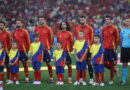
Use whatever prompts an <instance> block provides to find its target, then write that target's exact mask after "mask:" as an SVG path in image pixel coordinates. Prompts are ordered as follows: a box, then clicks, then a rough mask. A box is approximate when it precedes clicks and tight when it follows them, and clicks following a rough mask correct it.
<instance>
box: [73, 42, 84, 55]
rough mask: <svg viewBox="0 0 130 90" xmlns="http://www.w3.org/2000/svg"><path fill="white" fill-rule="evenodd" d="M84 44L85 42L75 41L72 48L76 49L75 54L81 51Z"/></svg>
mask: <svg viewBox="0 0 130 90" xmlns="http://www.w3.org/2000/svg"><path fill="white" fill-rule="evenodd" d="M84 43H85V40H83V41H79V40H76V42H75V44H74V46H73V48H74V49H76V52H77V53H78V52H80V51H81V50H82V48H83V46H84Z"/></svg>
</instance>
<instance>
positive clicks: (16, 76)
mask: <svg viewBox="0 0 130 90" xmlns="http://www.w3.org/2000/svg"><path fill="white" fill-rule="evenodd" d="M14 76H15V78H16V81H18V78H19V75H18V73H15V74H14Z"/></svg>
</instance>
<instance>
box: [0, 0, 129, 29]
mask: <svg viewBox="0 0 130 90" xmlns="http://www.w3.org/2000/svg"><path fill="white" fill-rule="evenodd" d="M106 14H110V15H112V16H113V17H114V20H113V21H114V24H115V25H116V26H117V27H119V28H122V23H123V22H122V21H123V19H124V18H125V17H130V3H128V2H126V1H123V0H0V19H2V20H5V21H6V23H7V25H8V27H9V29H10V30H13V29H14V28H15V25H14V22H15V20H16V19H23V20H24V22H25V26H26V28H29V29H33V26H34V25H35V24H37V17H38V16H45V18H46V19H47V23H48V24H49V25H50V26H51V27H52V28H53V30H54V31H57V27H58V23H59V22H61V21H68V22H70V24H71V25H72V26H73V27H74V26H75V25H76V24H75V23H77V22H78V16H79V15H86V16H87V19H86V21H87V23H88V24H89V25H92V26H98V27H100V26H102V25H103V16H104V15H106ZM94 23H96V24H97V25H94Z"/></svg>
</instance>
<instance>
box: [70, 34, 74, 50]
mask: <svg viewBox="0 0 130 90" xmlns="http://www.w3.org/2000/svg"><path fill="white" fill-rule="evenodd" d="M73 45H74V37H73V34H72V33H71V32H70V50H72V48H73Z"/></svg>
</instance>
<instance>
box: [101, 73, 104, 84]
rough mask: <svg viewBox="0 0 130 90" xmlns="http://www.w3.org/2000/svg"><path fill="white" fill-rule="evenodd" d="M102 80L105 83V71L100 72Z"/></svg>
mask: <svg viewBox="0 0 130 90" xmlns="http://www.w3.org/2000/svg"><path fill="white" fill-rule="evenodd" d="M100 77H101V82H103V83H104V72H100Z"/></svg>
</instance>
